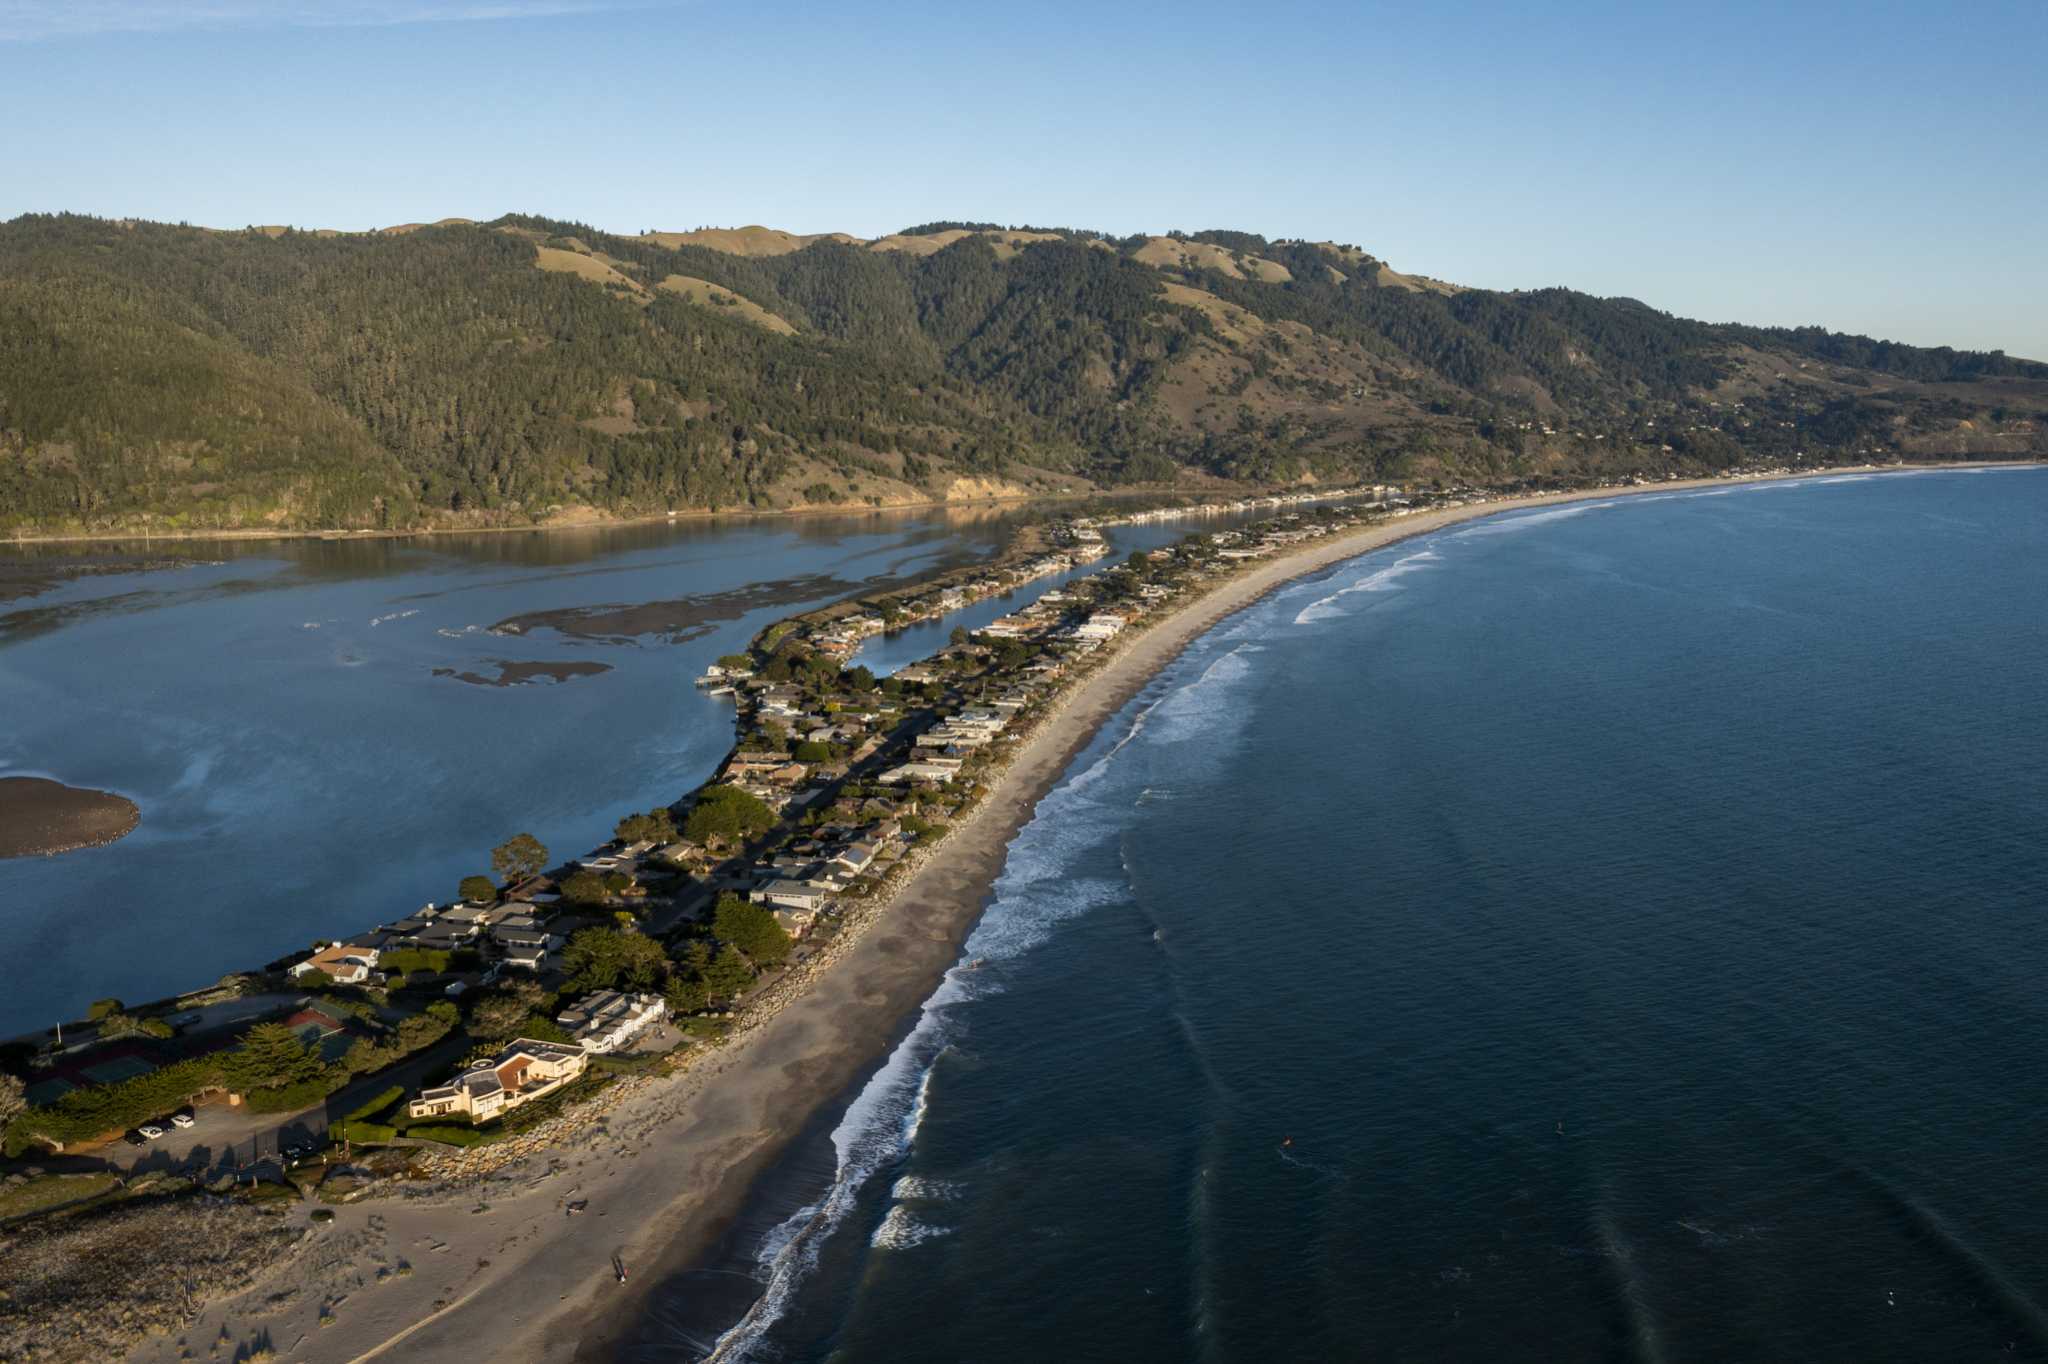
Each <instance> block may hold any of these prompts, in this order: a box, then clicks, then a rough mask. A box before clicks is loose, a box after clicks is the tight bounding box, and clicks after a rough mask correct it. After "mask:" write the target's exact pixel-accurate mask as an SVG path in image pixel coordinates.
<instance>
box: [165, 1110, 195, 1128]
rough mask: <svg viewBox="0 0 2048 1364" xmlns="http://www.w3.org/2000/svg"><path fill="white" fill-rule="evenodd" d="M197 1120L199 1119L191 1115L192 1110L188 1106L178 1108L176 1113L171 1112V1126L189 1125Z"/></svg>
mask: <svg viewBox="0 0 2048 1364" xmlns="http://www.w3.org/2000/svg"><path fill="white" fill-rule="evenodd" d="M197 1121H199V1120H198V1119H197V1118H195V1117H193V1116H192V1110H191V1109H189V1108H184V1109H180V1110H178V1111H177V1112H176V1113H173V1114H171V1126H173V1127H190V1126H191V1125H192V1124H193V1123H195V1122H197Z"/></svg>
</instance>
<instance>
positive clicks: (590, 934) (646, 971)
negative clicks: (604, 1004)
mask: <svg viewBox="0 0 2048 1364" xmlns="http://www.w3.org/2000/svg"><path fill="white" fill-rule="evenodd" d="M667 969H668V957H667V955H666V954H664V953H663V952H662V950H661V944H660V943H658V942H656V941H655V940H654V939H652V938H650V937H648V936H647V935H646V934H644V933H624V932H621V931H620V930H618V929H616V928H586V929H584V930H583V931H582V932H580V933H578V934H577V935H576V936H575V937H573V938H571V939H569V945H568V947H566V948H564V949H563V951H562V970H563V971H564V972H565V973H566V974H567V975H568V977H569V985H570V988H572V989H575V990H578V991H590V990H645V989H649V988H651V987H652V986H653V985H654V984H655V983H656V982H657V981H659V980H660V979H661V978H662V975H663V973H664V972H665V971H667Z"/></svg>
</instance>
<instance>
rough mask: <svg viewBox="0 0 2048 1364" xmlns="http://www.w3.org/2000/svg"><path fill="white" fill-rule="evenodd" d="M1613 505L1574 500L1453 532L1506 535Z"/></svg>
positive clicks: (1459, 536)
mask: <svg viewBox="0 0 2048 1364" xmlns="http://www.w3.org/2000/svg"><path fill="white" fill-rule="evenodd" d="M1613 505H1614V503H1612V502H1574V503H1572V504H1571V505H1570V506H1566V507H1553V508H1551V509H1550V510H1549V511H1540V512H1529V513H1527V514H1526V515H1521V516H1493V517H1488V518H1487V519H1485V520H1483V521H1475V522H1474V523H1472V524H1471V525H1469V526H1466V527H1465V528H1464V529H1463V530H1459V531H1455V532H1453V534H1454V535H1455V536H1456V537H1457V538H1458V539H1460V540H1462V539H1464V538H1465V537H1467V536H1469V535H1506V534H1509V533H1510V532H1512V531H1518V530H1527V529H1529V527H1531V526H1541V525H1547V524H1549V523H1550V522H1552V521H1562V520H1564V519H1565V518H1566V517H1568V516H1584V515H1585V514H1586V513H1587V512H1589V511H1599V510H1600V509H1601V508H1602V507H1611V506H1613Z"/></svg>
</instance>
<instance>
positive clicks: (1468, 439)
mask: <svg viewBox="0 0 2048 1364" xmlns="http://www.w3.org/2000/svg"><path fill="white" fill-rule="evenodd" d="M2044 421H2048V366H2044V365H2039V364H2036V363H2034V362H2031V361H2025V360H2019V359H2015V358H2012V357H2008V356H2004V355H2002V354H2001V353H1998V352H1995V351H1994V352H1966V351H1954V350H1950V349H1947V348H1924V347H1910V346H1901V345H1897V344H1895V343H1890V342H1882V341H1875V340H1872V339H1870V338H1867V337H1856V336H1847V335H1843V334H1840V333H1834V332H1829V331H1826V330H1824V329H1821V328H1817V327H1815V328H1765V327H1747V326H1741V325H1737V324H1707V323H1701V322H1694V321H1689V320H1687V319H1683V318H1676V317H1672V316H1671V315H1669V314H1666V313H1662V312H1659V311H1658V310H1656V309H1655V308H1652V307H1650V306H1648V305H1646V304H1643V303H1641V302H1638V301H1636V300H1632V299H1599V298H1594V297H1592V296H1590V295H1585V294H1580V293H1576V292H1573V291H1570V290H1563V289H1541V290H1526V291H1514V292H1501V291H1493V290H1484V289H1472V288H1465V287H1462V286H1459V285H1456V284H1453V283H1449V282H1446V281H1441V280H1433V279H1428V278H1426V277H1423V276H1419V275H1409V274H1403V273H1401V272H1398V271H1395V270H1394V269H1393V268H1392V267H1391V266H1389V265H1387V264H1386V263H1385V262H1383V261H1381V260H1379V259H1378V258H1377V257H1375V256H1373V255H1372V254H1371V253H1369V252H1367V251H1365V250H1364V249H1363V248H1361V247H1357V246H1351V245H1345V244H1338V243H1313V242H1302V241H1291V240H1269V239H1267V238H1265V237H1263V236H1259V235H1258V234H1255V233H1245V232H1234V231H1222V230H1211V231H1203V232H1194V233H1169V234H1166V235H1164V236H1153V235H1141V236H1133V237H1124V238H1116V237H1112V236H1109V235H1107V234H1103V233H1098V232H1091V231H1086V230H1076V229H1064V228H1033V227H1004V226H1001V225H996V224H987V223H965V222H947V223H926V224H919V225H916V226H913V227H910V228H906V229H905V230H903V231H901V232H897V233H891V234H888V235H886V236H884V237H880V238H874V239H868V240H863V239H860V238H856V237H852V236H850V235H848V234H837V233H822V234H809V235H800V234H792V233H784V232H780V231H779V230H776V229H770V228H764V227H758V226H756V227H747V228H738V229H697V230H696V231H694V232H690V233H666V232H661V233H654V232H650V233H644V234H640V235H638V236H619V235H615V234H610V233H605V232H601V231H599V230H597V229H595V228H592V227H589V226H587V225H584V224H579V223H572V222H564V221H560V220H553V219H546V218H538V217H532V216H529V215H517V214H515V215H506V216H504V217H501V218H498V219H494V220H491V221H489V222H484V223H475V222H471V221H469V220H466V219H443V220H441V221H440V222H437V223H431V224H426V223H422V224H402V225H400V226H399V227H396V228H387V229H381V230H378V231H375V232H369V233H339V232H329V231H324V230H323V231H317V232H302V231H297V230H293V229H284V228H276V227H264V228H251V229H247V230H244V231H218V230H211V229H199V228H190V227H184V226H170V225H165V224H157V223H148V222H142V221H139V220H133V219H123V220H109V219H98V218H88V217H82V216H75V215H29V216H24V217H21V218H17V219H15V220H13V221H11V222H8V223H6V224H0V530H8V531H12V532H14V533H17V534H21V533H78V532H91V531H107V532H121V531H131V530H152V529H154V530H163V531H177V530H205V529H222V530H227V529H249V528H263V527H270V528H277V529H323V528H333V529H407V528H429V527H436V526H463V525H518V524H534V523H538V522H543V521H546V520H549V519H554V518H563V517H570V518H574V517H583V516H589V515H592V514H603V515H621V516H624V515H643V514H648V513H659V512H662V511H666V510H682V509H699V508H701V509H720V508H753V509H759V510H775V509H785V508H796V507H804V506H820V505H838V506H882V505H902V504H907V503H912V502H929V501H934V500H943V499H944V498H945V497H946V496H947V495H948V493H949V491H950V490H952V489H954V488H955V487H956V486H958V487H960V488H963V489H988V488H1001V489H1004V490H1006V491H1011V492H1014V493H1015V494H1016V495H1030V494H1032V493H1044V492H1053V491H1083V490H1087V489H1089V488H1096V487H1121V486H1160V487H1168V486H1173V487H1187V488H1210V487H1245V486H1278V485H1296V484H1304V483H1315V482H1327V481H1331V480H1340V481H1342V480H1353V479H1374V480H1385V481H1425V482H1426V481H1431V480H1440V481H1441V480H1451V481H1463V480H1475V481H1504V480H1505V481H1513V480H1545V479H1570V478H1575V477H1581V476H1589V475H1598V474H1603V473H1604V474H1613V473H1628V472H1644V473H1664V472H1682V473H1711V472H1714V471H1716V470H1719V469H1725V468H1729V467H1734V466H1735V465H1737V464H1741V463H1745V462H1755V461H1760V460H1762V461H1782V462H1794V463H1798V462H1814V463H1825V462H1831V461H1832V462H1839V461H1848V460H1855V459H1864V458H1933V459H1940V458H1965V457H1974V458H1986V457H1989V458H2001V457H2021V456H2026V455H2039V454H2041V453H2044V451H2048V437H2044V434H2043V433H2044V430H2048V427H2044ZM955 495H965V494H964V493H961V494H955Z"/></svg>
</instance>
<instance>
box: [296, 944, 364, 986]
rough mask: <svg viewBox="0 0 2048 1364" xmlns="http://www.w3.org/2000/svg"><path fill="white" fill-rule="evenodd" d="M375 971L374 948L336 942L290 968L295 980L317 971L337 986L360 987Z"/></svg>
mask: <svg viewBox="0 0 2048 1364" xmlns="http://www.w3.org/2000/svg"><path fill="white" fill-rule="evenodd" d="M376 969H377V949H376V948H374V947H358V946H356V945H354V944H352V943H345V942H337V943H329V944H328V945H327V946H325V947H323V948H321V949H320V950H319V951H318V952H315V953H314V954H313V955H312V956H310V957H307V958H306V959H305V960H304V961H302V962H298V963H295V964H294V965H293V966H292V977H293V979H297V978H298V977H300V976H304V975H307V974H309V973H311V972H314V971H319V972H322V973H324V974H325V975H326V976H327V978H328V979H329V980H332V981H334V982H335V983H336V984H337V985H361V984H363V983H364V982H366V981H368V980H369V978H370V973H371V972H373V971H375V970H376Z"/></svg>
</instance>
